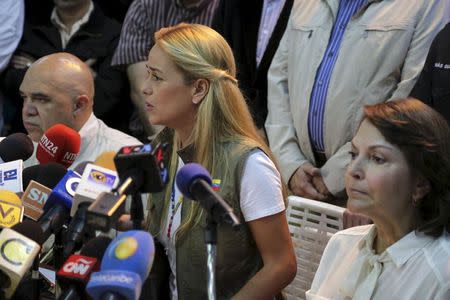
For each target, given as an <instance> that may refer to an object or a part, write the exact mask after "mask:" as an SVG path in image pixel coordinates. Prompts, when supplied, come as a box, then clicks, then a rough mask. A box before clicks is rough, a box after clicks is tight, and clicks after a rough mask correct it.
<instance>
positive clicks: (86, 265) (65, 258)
mask: <svg viewBox="0 0 450 300" xmlns="http://www.w3.org/2000/svg"><path fill="white" fill-rule="evenodd" d="M79 151H80V136H79V134H78V133H77V132H76V131H73V130H72V129H70V128H68V127H66V126H64V125H62V124H57V125H55V126H53V127H51V128H50V129H48V130H47V131H46V132H45V134H44V135H43V137H42V138H41V140H40V141H39V143H38V145H37V149H36V158H37V160H38V161H39V162H40V164H39V165H36V166H32V167H28V168H25V169H23V160H26V159H28V158H29V157H31V156H32V155H33V152H34V146H33V143H32V142H31V140H30V139H29V138H28V137H27V136H26V135H23V134H13V135H10V136H8V137H6V138H4V139H3V140H2V141H0V230H1V231H0V299H13V298H14V294H15V292H16V290H20V289H19V286H20V285H22V284H24V282H27V281H28V282H29V281H30V280H31V281H32V282H33V284H34V285H35V289H34V290H35V291H39V286H38V284H39V280H36V275H35V274H36V273H37V270H38V266H39V260H40V258H41V257H40V253H41V251H42V250H43V248H45V247H44V246H43V244H44V242H45V241H47V240H48V239H49V237H50V236H52V235H54V236H55V242H54V249H53V255H54V258H55V269H56V270H57V274H56V281H57V283H58V285H59V286H60V287H61V288H62V293H61V294H60V295H59V297H58V299H66V300H67V299H87V298H88V296H87V295H89V296H90V297H91V298H92V299H94V300H96V299H136V300H137V299H138V298H139V296H140V293H141V288H142V285H143V283H144V281H145V279H146V278H147V276H148V274H149V272H150V269H151V266H152V263H153V257H154V251H155V249H154V244H153V238H152V237H151V235H150V234H149V233H147V232H145V231H142V230H131V231H127V232H124V233H121V234H119V235H118V236H117V238H115V239H114V240H112V241H111V240H110V239H109V238H106V237H102V236H97V237H96V235H98V232H96V230H102V231H108V230H109V229H111V228H114V226H115V225H116V222H117V219H118V217H120V216H121V215H122V214H123V212H124V203H125V201H126V199H127V195H136V194H137V193H138V194H139V193H153V192H160V191H162V189H163V188H164V185H165V184H166V182H167V181H168V171H167V167H166V166H167V159H168V157H167V155H166V152H167V146H166V145H159V144H158V145H156V146H152V145H138V146H127V147H123V148H122V149H120V151H119V152H117V153H115V152H111V151H109V152H104V153H103V154H101V155H100V156H99V157H97V159H96V160H95V161H94V162H80V163H78V164H77V165H76V166H75V168H73V169H70V170H68V169H67V168H69V167H71V168H72V164H73V163H74V161H76V158H77V156H78V153H79ZM176 183H177V185H178V188H179V190H180V191H181V192H182V193H183V194H184V195H185V196H186V197H187V198H189V199H192V200H195V201H199V203H200V204H201V206H202V207H203V208H204V209H205V210H206V212H207V213H208V214H209V215H210V216H211V217H212V219H213V220H214V221H215V222H217V223H224V224H228V225H230V226H232V227H237V226H238V225H239V220H238V218H237V217H236V216H235V215H234V213H233V211H232V209H231V207H230V206H229V205H228V204H227V203H226V201H224V200H223V199H222V198H221V197H220V196H219V195H218V194H217V193H216V192H215V191H214V190H213V189H212V188H211V177H210V175H209V173H208V171H206V170H205V169H204V168H203V167H202V166H200V165H198V164H187V165H185V166H184V167H183V168H181V169H180V171H179V173H178V174H177V178H176ZM24 187H25V189H24ZM138 199H139V202H140V198H138ZM133 201H135V198H133ZM133 204H136V203H132V206H131V207H132V210H133V207H134V209H135V210H136V209H138V210H139V209H142V203H139V205H133ZM135 213H136V212H135ZM140 214H141V215H142V214H143V213H142V212H141V213H139V212H138V213H137V215H140ZM131 215H132V216H133V212H132V214H131ZM76 253H77V254H76ZM30 271H31V272H30ZM30 273H31V274H34V275H33V276H31V277H30ZM30 278H31V279H30ZM35 298H36V299H37V298H39V292H36V293H35Z"/></svg>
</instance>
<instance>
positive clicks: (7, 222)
mask: <svg viewBox="0 0 450 300" xmlns="http://www.w3.org/2000/svg"><path fill="white" fill-rule="evenodd" d="M22 218H23V206H22V200H20V198H19V197H18V196H17V195H16V193H13V192H11V191H7V190H0V227H3V228H10V227H13V226H14V225H16V224H18V223H20V222H22Z"/></svg>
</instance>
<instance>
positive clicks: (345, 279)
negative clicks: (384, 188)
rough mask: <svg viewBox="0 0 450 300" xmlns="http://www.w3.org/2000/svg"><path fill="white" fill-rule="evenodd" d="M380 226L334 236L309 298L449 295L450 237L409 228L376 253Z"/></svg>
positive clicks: (439, 299) (423, 299)
mask: <svg viewBox="0 0 450 300" xmlns="http://www.w3.org/2000/svg"><path fill="white" fill-rule="evenodd" d="M375 236H376V227H375V225H367V226H358V227H353V228H350V229H347V230H343V231H340V232H338V233H336V234H335V235H333V236H332V238H331V239H330V241H329V242H328V245H327V247H326V248H325V251H324V253H323V256H322V259H321V261H320V265H319V268H318V270H317V272H316V275H315V277H314V281H313V283H312V285H311V289H310V290H309V291H307V292H306V299H309V300H319V299H320V300H325V299H334V300H344V299H345V300H347V299H353V300H366V299H374V300H376V299H378V300H385V299H401V300H409V299H411V300H412V299H417V300H431V299H435V300H444V299H447V300H448V299H450V236H449V235H448V234H444V235H442V236H441V237H439V238H436V239H435V238H432V237H430V236H426V235H422V234H420V235H416V234H415V232H414V231H413V232H410V233H409V234H407V235H406V236H404V237H403V238H402V239H400V240H399V241H397V242H396V243H394V244H393V245H391V246H390V247H388V248H387V249H386V250H385V251H384V252H383V253H381V254H380V255H377V254H375V252H374V251H373V246H372V245H373V241H374V238H375Z"/></svg>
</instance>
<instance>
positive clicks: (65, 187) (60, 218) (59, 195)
mask: <svg viewBox="0 0 450 300" xmlns="http://www.w3.org/2000/svg"><path fill="white" fill-rule="evenodd" d="M80 178H81V176H80V174H78V173H77V172H75V171H73V170H68V171H67V172H66V174H65V175H64V177H63V178H62V179H61V180H60V181H59V182H58V184H57V185H56V186H55V188H54V189H53V190H52V191H51V192H50V195H49V197H48V199H47V201H46V202H45V205H44V214H43V215H42V216H41V217H40V218H39V220H38V223H39V224H40V225H41V227H42V230H43V231H44V237H45V239H47V238H48V237H49V236H50V235H51V234H52V233H56V232H59V231H60V230H61V228H62V226H63V225H64V223H65V222H66V221H67V220H68V219H69V212H70V208H71V207H72V201H73V196H74V195H75V190H76V188H77V186H78V183H79V182H80Z"/></svg>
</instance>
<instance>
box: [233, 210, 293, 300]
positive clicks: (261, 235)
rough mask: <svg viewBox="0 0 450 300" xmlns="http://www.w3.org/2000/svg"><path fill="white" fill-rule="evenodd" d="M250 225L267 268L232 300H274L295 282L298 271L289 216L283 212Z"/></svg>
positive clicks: (252, 222)
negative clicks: (288, 221)
mask: <svg viewBox="0 0 450 300" xmlns="http://www.w3.org/2000/svg"><path fill="white" fill-rule="evenodd" d="M248 224H249V226H250V230H251V232H252V234H253V238H254V239H255V241H256V244H257V246H258V250H259V252H260V253H261V257H262V259H263V262H264V266H263V268H262V269H261V270H259V272H258V273H256V274H255V276H253V278H252V279H251V280H250V281H249V282H247V284H246V285H245V286H244V287H243V288H242V289H241V290H240V291H239V293H238V294H236V295H235V296H234V297H233V299H235V300H238V299H273V298H274V297H275V296H276V295H277V294H278V293H279V292H281V290H282V289H283V288H284V287H285V286H287V285H288V284H289V283H290V282H291V281H292V280H293V279H294V277H295V273H296V270H297V266H296V258H295V254H294V249H293V246H292V240H291V236H290V234H289V230H288V226H287V222H286V214H285V212H284V211H283V212H281V213H278V214H275V215H272V216H268V217H265V218H261V219H258V220H254V221H251V222H249V223H248Z"/></svg>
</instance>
